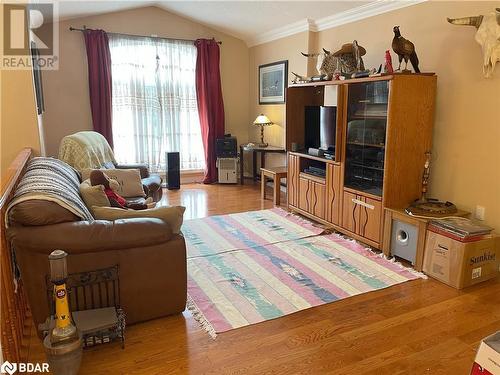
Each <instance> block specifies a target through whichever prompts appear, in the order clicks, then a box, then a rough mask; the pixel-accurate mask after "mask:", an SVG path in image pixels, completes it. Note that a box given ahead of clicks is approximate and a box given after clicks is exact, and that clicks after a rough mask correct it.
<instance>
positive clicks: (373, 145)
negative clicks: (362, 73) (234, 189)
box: [286, 74, 437, 249]
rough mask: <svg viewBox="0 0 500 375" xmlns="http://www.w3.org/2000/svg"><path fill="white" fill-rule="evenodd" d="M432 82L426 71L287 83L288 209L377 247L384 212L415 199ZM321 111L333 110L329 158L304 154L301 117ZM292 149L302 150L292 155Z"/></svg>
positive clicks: (428, 131) (430, 119)
mask: <svg viewBox="0 0 500 375" xmlns="http://www.w3.org/2000/svg"><path fill="white" fill-rule="evenodd" d="M436 81H437V77H436V76H435V75H434V74H394V75H386V76H381V77H373V78H360V79H350V80H345V81H326V82H316V83H306V84H295V85H293V86H290V87H289V88H288V89H287V104H286V119H287V121H286V149H287V151H288V181H287V185H288V194H287V196H288V207H289V209H290V210H292V211H295V212H297V213H300V214H302V215H304V216H307V217H310V218H312V219H314V220H316V221H318V222H321V223H323V224H327V225H329V226H333V227H334V228H335V229H336V230H338V231H340V232H342V233H345V234H347V235H349V236H351V237H353V238H355V239H358V240H360V241H362V242H364V243H366V244H368V245H370V246H373V247H375V248H378V249H381V248H382V244H383V238H382V237H383V233H384V231H383V229H384V228H383V225H384V218H383V215H384V209H385V208H394V209H397V208H404V207H407V206H408V205H409V204H410V203H411V202H412V201H414V200H415V199H417V198H419V197H420V194H421V181H422V173H423V168H424V163H425V159H426V156H425V153H426V152H428V151H430V150H431V146H432V128H433V123H434V107H435V99H436ZM321 106H326V107H328V106H336V107H337V109H336V120H335V121H334V122H335V123H334V124H332V126H335V130H334V134H335V137H334V138H335V139H334V142H335V145H334V147H332V150H333V149H334V150H335V151H334V154H333V155H332V157H331V159H327V158H325V157H323V156H312V155H309V154H308V153H307V149H305V150H304V147H305V146H307V142H308V140H307V139H306V138H307V136H306V133H307V130H308V128H307V127H311V126H312V125H311V124H310V122H311V121H309V120H308V117H307V116H308V115H307V113H309V112H311V111H312V112H314V110H315V107H321ZM311 109H312V110H311ZM292 144H293V149H297V148H299V149H300V148H302V149H303V150H302V151H301V152H292V151H291V150H292ZM310 169H312V170H313V172H314V171H320V173H317V174H314V173H309V170H310ZM323 171H324V173H323Z"/></svg>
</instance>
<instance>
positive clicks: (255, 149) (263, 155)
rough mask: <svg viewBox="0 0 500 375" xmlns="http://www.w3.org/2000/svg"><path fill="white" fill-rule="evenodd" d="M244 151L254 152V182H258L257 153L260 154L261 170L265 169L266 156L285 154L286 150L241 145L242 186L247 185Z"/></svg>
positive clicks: (273, 147) (274, 147)
mask: <svg viewBox="0 0 500 375" xmlns="http://www.w3.org/2000/svg"><path fill="white" fill-rule="evenodd" d="M244 151H251V152H252V159H253V164H252V165H253V180H254V181H257V177H258V171H257V153H260V166H261V168H265V166H266V154H269V153H275V154H284V153H286V150H285V149H284V148H283V147H276V146H267V147H258V146H252V147H250V146H248V145H240V184H241V185H243V184H244V183H245V177H244V174H243V172H244V166H245V164H244V154H245V153H244Z"/></svg>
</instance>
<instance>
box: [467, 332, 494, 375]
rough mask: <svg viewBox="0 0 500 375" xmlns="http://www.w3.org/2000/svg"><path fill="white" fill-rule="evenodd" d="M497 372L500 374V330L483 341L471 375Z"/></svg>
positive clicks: (489, 374)
mask: <svg viewBox="0 0 500 375" xmlns="http://www.w3.org/2000/svg"><path fill="white" fill-rule="evenodd" d="M497 374H500V331H498V332H497V333H494V334H493V335H491V336H488V337H486V338H485V339H484V340H483V341H481V344H480V345H479V349H478V351H477V353H476V359H475V360H474V365H473V366H472V370H471V375H497Z"/></svg>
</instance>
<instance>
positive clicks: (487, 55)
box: [448, 8, 500, 78]
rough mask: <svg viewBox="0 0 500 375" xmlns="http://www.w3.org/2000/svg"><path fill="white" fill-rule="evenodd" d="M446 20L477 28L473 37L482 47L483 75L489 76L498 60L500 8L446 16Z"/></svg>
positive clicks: (499, 53)
mask: <svg viewBox="0 0 500 375" xmlns="http://www.w3.org/2000/svg"><path fill="white" fill-rule="evenodd" d="M448 22H449V23H451V24H453V25H465V26H474V27H475V28H476V29H477V31H476V36H475V39H476V41H477V42H478V43H479V44H480V45H481V47H482V49H483V72H484V76H485V77H486V78H489V77H491V76H492V74H493V70H494V69H495V64H496V63H497V62H499V61H500V8H496V11H495V12H492V13H489V14H485V15H482V16H473V17H463V18H448Z"/></svg>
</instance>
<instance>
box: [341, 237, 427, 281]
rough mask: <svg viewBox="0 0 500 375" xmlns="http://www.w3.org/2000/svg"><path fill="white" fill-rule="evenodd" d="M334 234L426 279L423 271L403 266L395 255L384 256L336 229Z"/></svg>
mask: <svg viewBox="0 0 500 375" xmlns="http://www.w3.org/2000/svg"><path fill="white" fill-rule="evenodd" d="M334 234H335V235H337V236H339V237H342V238H343V239H344V240H346V241H349V242H354V243H357V244H358V245H361V246H364V248H365V250H367V251H369V252H370V253H372V254H373V255H375V256H378V257H379V258H382V259H385V260H387V261H389V262H391V263H393V264H395V265H397V266H398V267H399V268H401V269H404V270H406V271H408V272H410V273H411V274H412V275H414V276H416V277H419V278H421V279H424V280H427V279H428V277H427V275H426V274H425V273H423V272H419V271H417V270H416V269H414V268H412V267H407V266H405V265H404V264H403V263H401V262H400V261H398V260H396V257H388V256H386V255H385V254H384V253H382V252H378V251H374V250H373V249H372V248H371V247H368V246H366V245H365V244H363V243H361V242H359V241H356V240H355V239H352V238H350V237H347V236H345V235H343V234H342V233H339V232H337V231H335V232H334Z"/></svg>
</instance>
